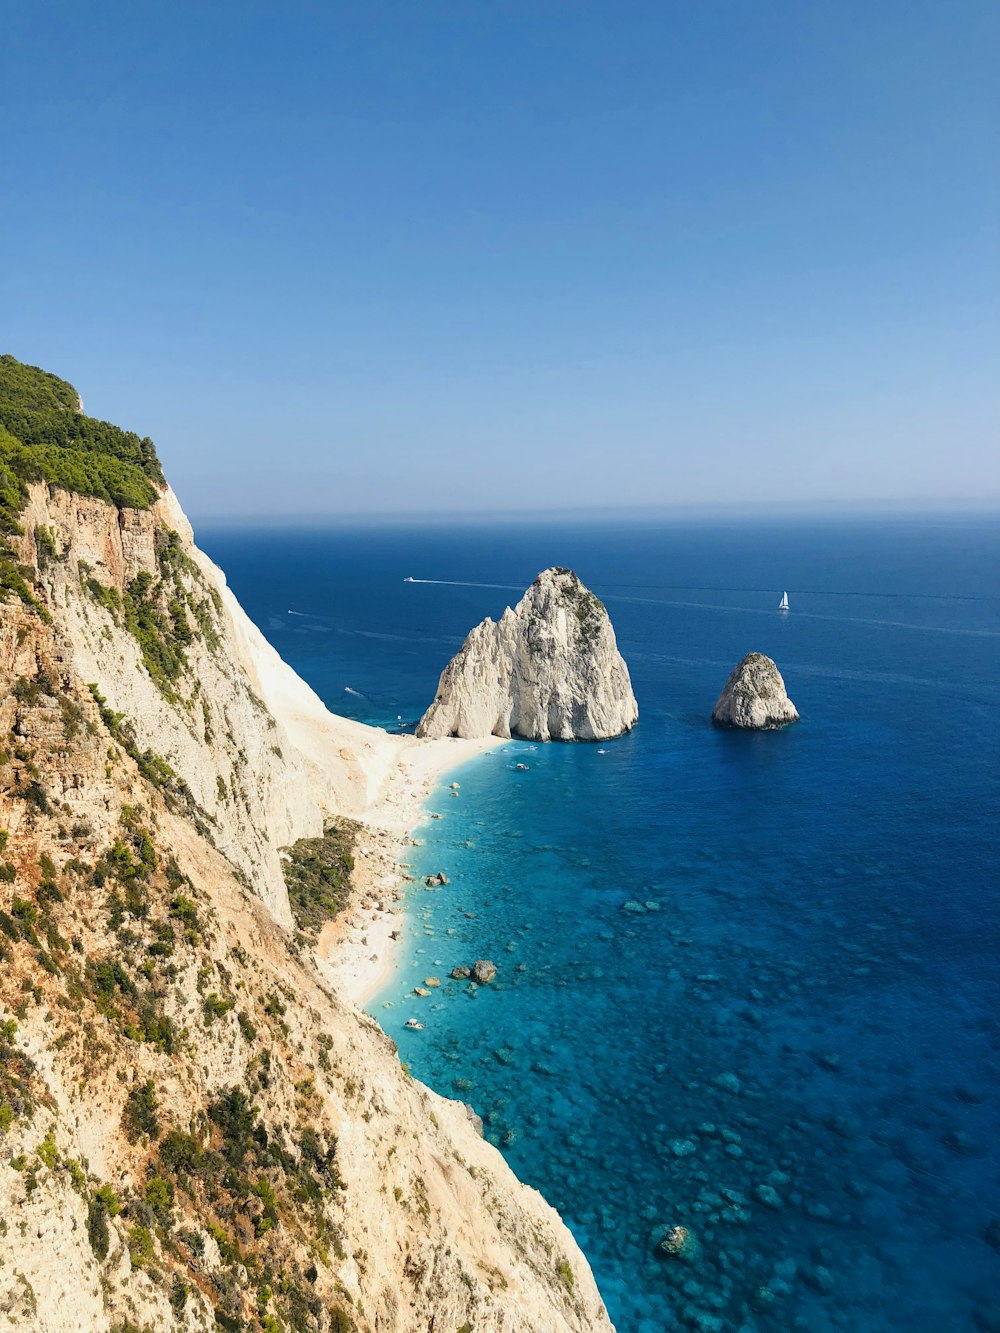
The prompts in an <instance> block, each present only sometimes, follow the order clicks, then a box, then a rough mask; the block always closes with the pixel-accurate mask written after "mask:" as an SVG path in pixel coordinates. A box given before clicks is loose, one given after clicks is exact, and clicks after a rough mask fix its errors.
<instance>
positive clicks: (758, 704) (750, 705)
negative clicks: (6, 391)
mask: <svg viewBox="0 0 1000 1333" xmlns="http://www.w3.org/2000/svg"><path fill="white" fill-rule="evenodd" d="M798 720H799V715H798V711H797V710H796V707H795V705H794V704H793V703H792V701H791V699H789V697H788V695H787V693H786V692H785V682H784V681H783V680H782V678H781V672H780V671H779V670H778V668H777V667H776V666H775V664H774V663H773V662H772V661H771V659H770V658H769V657H765V656H764V654H763V653H747V655H746V657H744V659H743V661H742V662H740V663H739V665H738V666H737V667H736V669H735V670H734V671H733V673H732V675H731V676H730V677H729V679H728V680H727V681H726V684H725V688H724V689H723V691H722V693H721V694H720V695H719V699H718V702H717V703H716V705H715V708H714V709H713V710H712V721H713V722H714V723H715V725H716V726H717V727H742V728H747V729H750V730H754V731H768V730H773V729H774V728H775V727H784V726H786V725H787V724H788V723H789V722H798Z"/></svg>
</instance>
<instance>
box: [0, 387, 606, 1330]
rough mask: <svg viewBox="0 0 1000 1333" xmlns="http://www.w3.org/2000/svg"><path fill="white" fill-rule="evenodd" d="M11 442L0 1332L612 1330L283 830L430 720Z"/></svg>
mask: <svg viewBox="0 0 1000 1333" xmlns="http://www.w3.org/2000/svg"><path fill="white" fill-rule="evenodd" d="M27 369H30V368H27ZM58 383H59V384H61V383H62V382H58ZM64 387H65V389H67V390H68V389H69V386H64ZM73 392H74V399H73V402H74V404H75V401H76V399H75V391H73ZM29 425H30V423H29ZM98 425H100V423H98ZM95 429H96V428H95ZM23 433H24V437H25V438H27V437H28V436H29V435H30V431H29V430H28V429H27V427H25V428H24V430H23ZM10 438H11V437H8V439H7V440H6V441H5V440H4V438H3V437H2V434H0V501H2V502H4V503H7V505H8V513H9V512H10V511H11V506H14V507H15V508H16V510H17V515H16V521H15V520H14V519H13V518H10V517H8V520H7V523H6V527H7V539H8V546H7V547H5V550H4V558H5V562H6V563H5V564H4V565H3V567H2V569H0V575H2V577H0V1330H4V1329H15V1328H16V1329H18V1330H22V1331H23V1330H37V1331H38V1333H71V1331H79V1333H124V1331H125V1330H128V1331H129V1333H142V1331H143V1330H156V1331H157V1333H159V1331H160V1330H175V1329H176V1330H182V1329H183V1330H189V1331H190V1333H194V1330H196V1329H197V1330H200V1329H212V1328H218V1327H221V1328H224V1329H228V1330H266V1331H267V1333H276V1331H277V1330H296V1331H302V1333H305V1331H306V1330H309V1331H312V1333H349V1331H350V1330H355V1331H356V1333H371V1331H372V1330H376V1329H377V1330H393V1331H398V1333H411V1331H412V1333H417V1331H418V1330H419V1333H426V1330H427V1329H429V1328H434V1329H441V1330H449V1331H450V1330H457V1329H463V1328H464V1329H466V1330H469V1329H472V1328H475V1329H476V1330H477V1333H478V1330H488V1331H490V1333H529V1331H534V1330H551V1331H552V1333H563V1331H565V1333H569V1331H570V1330H578V1331H579V1333H582V1331H583V1330H591V1329H597V1330H602V1329H609V1328H610V1324H609V1323H608V1320H607V1316H606V1314H605V1313H604V1310H603V1307H602V1305H601V1301H600V1298H599V1295H598V1293H597V1290H596V1288H595V1286H594V1282H593V1278H592V1276H591V1274H590V1272H589V1269H588V1267H587V1265H586V1262H585V1261H584V1259H583V1258H582V1256H581V1255H580V1252H579V1250H578V1249H577V1247H576V1246H575V1244H574V1242H573V1240H572V1237H571V1236H570V1234H569V1232H568V1231H567V1229H566V1228H565V1227H564V1226H563V1224H562V1223H561V1221H560V1220H559V1218H558V1216H557V1215H556V1214H555V1213H554V1212H553V1210H552V1209H551V1208H549V1207H548V1206H547V1205H546V1204H545V1202H544V1200H542V1198H541V1197H540V1196H539V1195H538V1194H537V1193H535V1192H534V1191H532V1190H529V1189H527V1188H526V1187H524V1186H522V1185H521V1184H519V1183H518V1182H517V1180H516V1179H515V1178H514V1176H513V1175H512V1173H511V1172H510V1171H509V1170H508V1168H507V1167H506V1165H505V1163H504V1162H503V1160H502V1158H501V1157H500V1156H499V1154H498V1153H497V1152H495V1150H494V1149H493V1148H491V1147H490V1146H489V1145H488V1144H487V1143H485V1142H484V1141H483V1140H482V1139H481V1138H480V1137H479V1136H478V1135H477V1134H476V1132H475V1130H474V1128H473V1126H472V1125H471V1123H470V1121H469V1118H468V1116H467V1114H466V1111H465V1108H463V1107H461V1106H460V1105H458V1104H456V1103H451V1102H448V1101H446V1100H444V1099H442V1098H440V1097H438V1096H436V1095H435V1094H433V1093H431V1092H430V1091H429V1090H428V1089H426V1088H424V1087H422V1086H421V1085H420V1084H418V1083H416V1082H414V1081H413V1080H412V1079H410V1078H409V1077H408V1074H407V1072H406V1069H405V1067H403V1066H402V1065H401V1064H400V1062H399V1059H398V1056H397V1052H396V1050H395V1047H394V1046H393V1043H392V1042H391V1041H390V1040H389V1039H388V1038H387V1037H386V1036H385V1035H384V1034H383V1033H382V1032H381V1030H380V1029H379V1027H378V1026H377V1024H375V1023H374V1022H373V1021H372V1020H370V1019H368V1018H367V1017H365V1016H364V1015H363V1014H361V1013H360V1012H359V1011H358V1010H357V1009H355V1008H354V1007H353V1006H352V1005H350V1004H349V1003H348V1002H347V1001H346V1000H345V999H344V998H343V997H342V996H341V995H340V994H339V992H338V991H337V990H336V989H335V988H331V986H330V985H329V984H328V982H327V981H326V979H325V977H324V974H323V973H322V972H321V971H320V969H319V966H318V964H317V962H316V960H315V957H314V955H313V953H312V950H311V948H310V946H309V944H308V941H307V940H306V939H305V938H304V937H303V936H302V935H300V934H298V933H297V932H295V931H294V930H289V929H288V927H289V925H290V924H291V920H292V917H291V911H290V906H289V899H288V894H287V891H286V887H285V881H284V877H283V871H282V854H281V849H282V848H283V847H285V846H286V845H288V844H290V843H293V842H295V841H296V840H297V839H299V838H303V837H309V838H314V837H321V836H322V835H323V829H324V820H325V819H326V818H327V817H328V816H329V815H330V814H332V813H334V812H339V813H348V814H354V815H357V816H359V817H361V818H368V817H369V816H370V812H371V811H372V809H373V808H375V807H376V806H377V804H378V798H379V795H380V792H382V791H384V790H385V789H387V788H388V787H390V786H391V785H392V784H393V783H396V784H397V785H398V783H399V782H400V781H401V780H402V779H401V769H400V764H401V762H402V758H403V757H405V749H404V748H401V747H405V746H407V745H409V746H411V747H416V748H418V749H419V748H420V746H419V743H418V742H415V741H412V740H408V739H404V740H396V739H395V738H390V737H387V736H386V735H385V734H384V733H379V732H373V731H370V730H369V729H367V728H364V727H361V726H358V725H356V724H352V723H348V722H345V721H344V720H343V719H337V718H334V717H331V715H330V714H329V713H327V711H326V710H325V708H324V707H323V705H322V703H321V702H320V700H319V699H318V698H317V697H316V696H315V695H314V694H313V693H312V691H311V690H309V689H308V687H307V686H305V685H304V683H303V682H301V681H300V680H299V679H298V678H297V677H296V676H295V674H294V672H292V671H291V670H290V669H289V668H288V667H286V666H285V665H284V664H283V663H282V662H280V660H279V659H278V658H277V655H276V654H275V653H274V652H273V650H272V649H270V647H269V646H268V645H267V644H266V643H265V642H264V640H263V639H262V637H261V636H260V634H259V632H258V631H257V630H256V629H255V627H254V626H253V625H252V624H250V622H249V621H248V620H247V618H246V617H245V616H244V614H243V613H242V611H241V610H240V608H239V606H238V605H237V603H236V601H235V599H234V598H233V597H232V595H231V593H230V592H229V590H228V589H227V587H226V585H225V581H224V579H223V578H222V576H221V574H220V573H219V571H218V570H216V569H215V567H214V566H213V565H212V564H211V562H210V561H209V560H207V558H206V557H205V556H204V555H203V554H202V553H201V552H199V551H198V549H197V547H196V546H195V545H194V543H193V540H192V536H191V532H190V528H189V526H188V525H187V522H186V520H185V519H184V516H183V514H182V513H181V511H180V509H179V507H178V505H177V502H176V500H175V499H174V497H173V496H172V495H171V493H170V492H169V491H168V490H167V489H165V488H163V487H161V486H159V485H157V486H156V491H155V493H156V498H153V499H152V500H151V502H149V503H141V504H139V505H138V507H134V508H133V507H128V506H125V505H118V504H116V503H113V502H110V501H109V500H107V499H102V498H99V497H97V496H95V495H84V494H81V493H79V492H78V491H75V490H73V489H70V488H67V486H65V485H60V486H56V485H54V484H51V483H49V484H47V483H46V482H44V481H37V482H34V483H31V484H27V483H25V484H24V485H21V486H20V487H19V486H18V484H17V477H18V476H23V475H24V473H25V472H27V473H28V475H29V476H30V475H31V472H30V469H29V467H28V465H27V464H26V463H25V458H26V457H28V451H29V449H30V445H24V444H23V442H22V443H21V444H19V443H18V441H17V440H15V441H14V443H13V444H12V443H10V442H9V440H10ZM74 438H75V437H74ZM142 444H143V446H144V447H145V445H146V444H148V442H142ZM19 448H20V449H21V450H22V452H21V453H19V452H18V449H19ZM4 449H6V450H7V451H8V457H9V458H10V460H11V462H10V470H9V471H8V472H6V473H5V471H4V468H5V457H4V453H3V450H4ZM150 449H151V446H150ZM45 457H46V456H45V455H41V458H42V462H41V463H38V462H36V460H35V456H34V455H31V456H30V460H29V461H30V464H31V467H33V468H35V469H36V470H38V469H42V470H44V463H45ZM76 461H78V460H76ZM56 462H57V464H58V466H59V467H60V468H62V469H63V471H62V473H60V475H65V471H66V468H67V459H66V458H64V457H63V456H60V457H59V458H58V459H57V460H56ZM70 462H74V460H73V459H70ZM74 466H75V462H74ZM95 466H96V464H95ZM157 467H158V465H157ZM150 468H152V464H150ZM15 469H20V471H16V470H15ZM80 475H81V476H82V477H83V479H84V480H83V481H82V482H81V484H93V485H94V486H95V488H96V485H97V483H96V482H88V480H87V479H88V478H92V477H93V475H94V474H93V472H88V471H86V469H84V470H83V471H82V472H81V473H80ZM104 475H105V476H106V478H109V479H111V481H112V482H113V483H114V484H117V482H116V481H115V478H116V477H117V476H118V473H117V471H116V469H115V468H113V467H112V468H110V470H108V471H107V472H106V473H105V474H104ZM12 476H13V477H14V481H11V477H12ZM101 484H102V485H103V484H104V483H103V482H102V483H101ZM12 497H13V499H12ZM139 498H140V500H143V499H145V497H144V496H143V495H142V493H141V492H140V493H139ZM438 744H442V745H443V744H448V743H447V742H443V741H442V742H438ZM450 744H455V743H454V742H451V743H450Z"/></svg>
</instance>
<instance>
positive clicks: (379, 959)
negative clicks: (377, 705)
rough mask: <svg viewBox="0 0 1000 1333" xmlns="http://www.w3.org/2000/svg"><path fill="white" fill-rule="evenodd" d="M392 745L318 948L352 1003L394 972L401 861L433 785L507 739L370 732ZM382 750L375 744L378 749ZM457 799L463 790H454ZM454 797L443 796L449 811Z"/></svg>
mask: <svg viewBox="0 0 1000 1333" xmlns="http://www.w3.org/2000/svg"><path fill="white" fill-rule="evenodd" d="M375 736H384V737H385V740H386V741H388V742H390V743H391V746H392V750H391V751H390V750H389V748H388V747H385V750H384V754H385V758H386V760H387V761H388V764H387V769H386V772H385V775H384V778H383V780H382V782H381V783H379V784H377V788H376V793H375V797H374V800H373V801H372V802H371V804H370V805H369V806H368V807H367V808H366V809H365V810H364V811H363V812H361V813H360V814H359V815H358V816H357V818H358V819H359V821H360V822H361V823H362V824H363V825H365V829H364V832H363V833H362V834H361V835H360V837H359V838H358V842H357V845H356V848H355V870H354V876H353V881H354V886H355V897H354V899H353V901H352V903H351V906H350V907H349V908H348V910H347V911H346V912H344V913H343V914H342V915H341V916H339V917H337V918H336V919H335V920H333V921H328V922H327V923H326V925H325V926H324V927H323V929H322V931H321V932H320V937H319V941H318V944H317V948H316V954H317V961H318V963H319V966H320V968H321V970H322V971H323V972H324V973H325V974H326V975H327V976H328V977H329V978H330V979H331V980H332V981H334V982H335V984H337V985H338V986H339V987H340V988H341V989H342V990H343V991H344V992H345V993H346V994H347V995H348V997H349V998H350V999H351V1000H352V1001H353V1002H354V1003H355V1004H357V1005H363V1004H366V1003H367V1002H368V1001H369V1000H370V999H371V998H372V997H373V996H375V995H377V994H378V992H379V991H380V990H382V989H383V987H384V986H385V985H386V984H387V982H388V979H389V977H390V976H391V974H392V970H393V966H394V960H395V955H396V953H397V947H396V946H397V940H395V939H394V938H393V935H394V934H395V933H396V932H398V931H401V930H402V927H403V917H404V911H405V907H404V905H403V902H402V901H401V900H402V898H403V896H404V892H403V891H404V889H405V886H406V877H405V876H406V862H407V854H408V850H409V848H410V847H411V846H412V845H413V843H412V842H411V838H410V834H411V831H412V830H413V829H414V827H415V826H416V825H417V824H419V823H421V822H422V820H423V819H424V818H425V815H424V814H423V811H422V807H423V805H424V803H425V801H426V800H427V799H428V797H429V796H430V794H431V792H432V791H433V789H434V787H435V785H436V784H437V783H438V781H439V780H440V779H441V778H443V777H444V776H445V775H446V774H447V773H449V772H451V770H452V769H455V768H457V767H458V765H460V764H462V763H464V762H465V761H466V760H467V759H471V758H473V756H475V755H478V754H483V753H485V752H486V751H488V750H492V749H495V748H496V747H497V746H499V745H504V744H506V743H507V742H505V741H502V740H500V739H498V738H496V737H488V738H486V739H484V740H451V739H449V740H433V741H430V740H416V739H415V738H413V737H410V736H389V735H388V734H387V733H385V732H375ZM380 748H381V747H380ZM454 795H455V796H456V797H457V799H459V800H460V799H461V791H460V789H459V790H458V792H456V793H455V794H454ZM452 799H453V796H452V795H451V794H449V796H448V797H443V799H442V800H441V803H440V805H441V808H440V812H439V813H441V814H442V815H443V816H445V817H446V816H447V806H448V805H450V804H451V800H452Z"/></svg>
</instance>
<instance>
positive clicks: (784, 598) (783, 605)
mask: <svg viewBox="0 0 1000 1333" xmlns="http://www.w3.org/2000/svg"><path fill="white" fill-rule="evenodd" d="M778 610H779V611H787V610H788V593H787V592H783V593H782V594H781V601H780V602H779V603H778Z"/></svg>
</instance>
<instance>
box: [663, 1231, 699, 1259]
mask: <svg viewBox="0 0 1000 1333" xmlns="http://www.w3.org/2000/svg"><path fill="white" fill-rule="evenodd" d="M657 1250H658V1252H659V1253H660V1254H662V1255H665V1256H666V1257H667V1258H668V1259H681V1260H683V1261H684V1262H685V1263H692V1262H693V1261H694V1260H695V1259H697V1258H698V1255H699V1253H700V1252H701V1246H700V1245H699V1244H698V1238H697V1236H695V1235H694V1233H693V1232H691V1231H689V1230H688V1228H687V1227H670V1228H669V1230H668V1231H667V1232H665V1234H664V1235H663V1237H662V1239H661V1240H660V1243H659V1245H658V1246H657Z"/></svg>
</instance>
